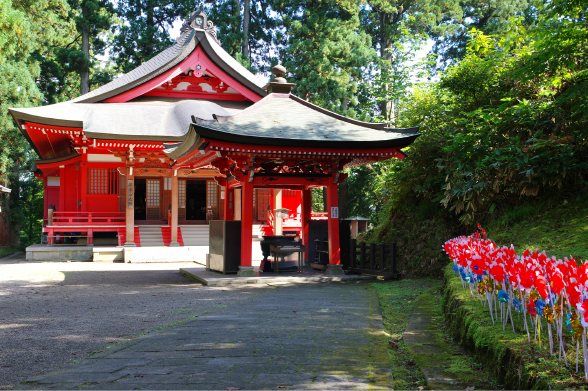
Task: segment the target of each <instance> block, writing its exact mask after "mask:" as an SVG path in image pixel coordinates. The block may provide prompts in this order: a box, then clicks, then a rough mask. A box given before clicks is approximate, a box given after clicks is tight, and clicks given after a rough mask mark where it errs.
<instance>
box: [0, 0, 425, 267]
mask: <svg viewBox="0 0 588 391" xmlns="http://www.w3.org/2000/svg"><path fill="white" fill-rule="evenodd" d="M273 73H274V74H275V75H276V76H278V77H276V78H274V79H273V81H271V82H269V83H267V82H265V81H263V80H260V79H258V78H257V77H256V76H255V75H253V74H252V73H250V72H249V71H248V70H247V69H245V68H244V67H243V66H241V65H240V64H239V63H238V62H237V61H236V60H235V59H233V58H232V57H231V56H230V55H229V54H228V53H227V52H225V51H224V50H223V49H222V47H221V46H220V44H219V41H218V40H217V37H216V30H215V27H214V26H213V24H212V22H210V21H208V20H207V17H206V14H204V13H197V12H194V13H193V14H192V15H191V16H190V18H189V19H188V20H186V22H185V23H184V25H183V26H182V30H181V36H180V37H179V38H178V39H177V42H176V43H175V44H174V45H173V46H171V47H170V48H168V49H166V50H165V51H163V52H161V53H160V54H158V55H157V56H155V57H154V58H152V59H151V60H149V61H147V62H146V63H144V64H143V65H141V66H139V67H138V68H136V69H135V70H133V71H131V72H129V73H127V74H125V75H122V76H120V77H119V78H117V79H116V80H114V81H113V82H111V83H109V84H107V85H104V86H102V87H100V88H98V89H96V90H94V91H92V92H90V93H88V94H85V95H83V96H80V97H78V98H76V99H74V100H71V101H69V102H64V103H58V104H54V105H49V106H42V107H35V108H22V109H10V112H11V114H12V116H13V118H14V120H15V122H16V124H17V125H18V126H19V128H20V129H21V130H22V131H23V133H24V134H25V135H26V137H27V139H28V140H29V142H30V144H31V146H32V147H33V148H34V149H35V150H36V152H37V153H38V154H39V156H40V157H41V160H38V161H37V162H36V175H37V178H39V179H42V180H43V181H44V182H45V208H44V210H45V216H44V217H45V224H44V228H43V230H44V232H46V233H47V235H48V244H49V245H52V244H53V243H55V240H56V238H57V237H60V240H61V238H63V237H64V236H65V237H67V236H71V234H77V235H81V236H82V237H87V243H88V244H92V239H93V237H94V236H95V234H96V233H97V232H111V233H112V232H113V233H116V234H117V235H118V243H119V245H123V246H125V247H128V246H141V237H140V235H139V230H138V229H137V227H139V226H140V225H141V224H150V225H154V226H157V227H160V229H161V236H162V238H163V239H162V242H163V245H164V246H183V245H184V243H183V240H182V228H181V227H184V226H187V225H189V224H198V223H206V221H207V220H210V219H215V220H217V219H220V220H241V227H242V229H241V235H242V238H241V266H242V267H249V266H251V261H252V259H251V258H252V241H251V238H252V226H253V224H254V222H261V223H263V224H264V225H265V227H266V230H268V231H271V230H272V229H273V227H272V225H271V219H272V216H271V210H273V209H274V208H276V207H282V208H287V209H289V210H290V216H289V218H288V219H286V221H285V222H284V228H283V229H284V230H286V231H288V230H293V231H299V232H300V233H301V237H302V240H303V242H305V241H308V221H309V220H311V219H317V218H323V219H328V227H329V228H328V238H329V262H330V264H339V263H340V257H339V232H338V231H339V225H338V195H337V184H339V183H341V182H342V181H343V180H344V179H345V176H346V175H345V174H343V173H342V170H343V169H344V168H346V167H353V166H357V165H362V164H367V163H370V162H376V161H381V160H386V159H390V158H399V159H402V158H403V157H404V155H403V153H402V152H401V151H400V149H401V148H403V147H406V146H408V145H409V144H410V143H412V142H413V141H414V139H415V138H416V137H417V136H418V134H417V133H416V132H417V128H413V129H391V128H387V127H386V126H385V124H376V123H365V122H360V121H356V120H353V119H350V118H346V117H344V116H341V115H338V114H335V113H332V112H329V111H327V110H324V109H322V108H320V107H318V106H315V105H313V104H311V103H309V102H307V101H305V100H303V99H301V98H298V97H296V96H295V95H292V94H291V93H290V90H291V89H292V87H293V86H294V85H293V84H290V83H287V82H286V80H285V79H284V78H283V77H282V76H283V74H284V73H285V69H283V68H282V67H281V66H277V67H274V70H273ZM317 187H326V188H327V192H326V194H327V204H328V209H327V210H328V213H326V214H325V215H321V216H319V215H317V214H313V213H312V210H311V190H312V189H313V188H317ZM268 206H269V208H268ZM268 209H269V210H270V212H268Z"/></svg>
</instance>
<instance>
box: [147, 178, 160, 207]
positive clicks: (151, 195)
mask: <svg viewBox="0 0 588 391" xmlns="http://www.w3.org/2000/svg"><path fill="white" fill-rule="evenodd" d="M159 186H160V185H159V180H151V179H147V207H156V206H159Z"/></svg>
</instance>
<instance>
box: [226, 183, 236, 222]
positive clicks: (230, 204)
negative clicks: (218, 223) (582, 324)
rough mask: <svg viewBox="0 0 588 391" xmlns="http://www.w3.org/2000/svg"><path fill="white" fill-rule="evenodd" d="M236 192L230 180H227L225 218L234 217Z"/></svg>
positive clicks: (231, 218) (230, 218)
mask: <svg viewBox="0 0 588 391" xmlns="http://www.w3.org/2000/svg"><path fill="white" fill-rule="evenodd" d="M234 207H235V192H234V191H233V190H232V189H231V186H230V185H229V181H225V220H229V221H232V220H233V219H234V212H233V208H234Z"/></svg>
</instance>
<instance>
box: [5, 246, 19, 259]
mask: <svg viewBox="0 0 588 391" xmlns="http://www.w3.org/2000/svg"><path fill="white" fill-rule="evenodd" d="M18 251H20V250H19V249H18V248H15V247H0V258H4V257H7V256H9V255H10V254H14V253H16V252H18Z"/></svg>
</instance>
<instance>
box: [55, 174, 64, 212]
mask: <svg viewBox="0 0 588 391" xmlns="http://www.w3.org/2000/svg"><path fill="white" fill-rule="evenodd" d="M57 211H58V212H65V211H66V210H65V166H59V209H58V210H57Z"/></svg>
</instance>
